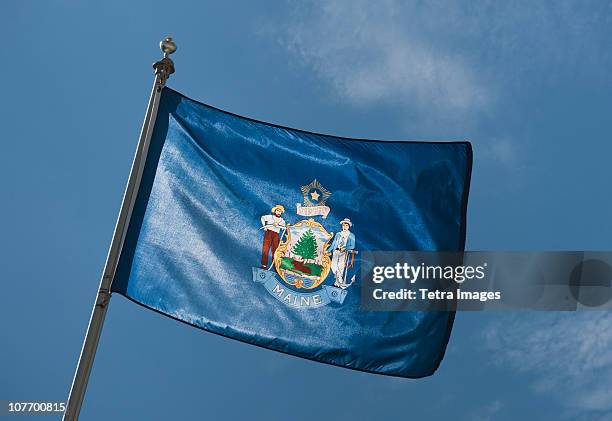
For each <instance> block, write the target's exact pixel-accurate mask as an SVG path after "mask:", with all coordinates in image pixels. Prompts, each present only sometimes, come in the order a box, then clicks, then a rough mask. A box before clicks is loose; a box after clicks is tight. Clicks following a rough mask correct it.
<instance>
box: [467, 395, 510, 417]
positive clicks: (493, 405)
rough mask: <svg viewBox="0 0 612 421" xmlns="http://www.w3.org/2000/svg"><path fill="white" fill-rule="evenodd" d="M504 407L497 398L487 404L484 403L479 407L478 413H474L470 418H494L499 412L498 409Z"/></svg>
mask: <svg viewBox="0 0 612 421" xmlns="http://www.w3.org/2000/svg"><path fill="white" fill-rule="evenodd" d="M503 407H504V405H503V404H502V401H500V400H499V399H496V400H494V401H492V402H490V403H488V404H487V405H485V406H484V407H483V408H481V409H480V410H479V411H478V413H476V414H475V415H474V416H473V417H472V418H471V420H472V421H492V420H494V419H495V415H496V414H498V413H499V411H501V409H502V408H503Z"/></svg>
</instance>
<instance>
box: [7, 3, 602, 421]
mask: <svg viewBox="0 0 612 421" xmlns="http://www.w3.org/2000/svg"><path fill="white" fill-rule="evenodd" d="M253 3H254V2H247V1H243V2H232V3H231V4H221V2H216V3H213V2H196V1H192V2H172V3H171V2H150V3H144V2H137V1H133V2H119V1H105V2H78V1H68V0H65V1H47V2H40V1H38V2H37V1H30V0H26V1H17V0H8V1H5V2H3V4H2V13H0V28H2V34H3V36H2V39H3V57H2V65H1V66H0V80H2V101H0V116H1V117H0V119H1V120H0V121H1V122H2V132H1V133H2V135H1V140H2V148H3V151H2V153H1V154H0V177H1V180H2V182H1V183H0V195H1V197H2V198H3V200H2V206H1V207H0V218H1V219H2V221H4V223H3V224H2V241H1V242H0V264H1V267H2V269H3V270H2V275H1V279H2V294H0V328H1V329H2V332H3V341H2V344H3V346H2V351H0V355H1V356H2V358H0V370H1V372H2V376H0V399H38V400H62V399H65V398H66V395H67V393H68V389H69V386H70V382H71V380H72V376H73V372H74V368H75V364H76V360H77V357H78V354H79V351H80V347H81V343H82V339H83V335H84V331H85V328H86V325H87V321H88V318H89V313H90V310H91V305H92V301H93V298H94V295H95V293H96V290H97V286H98V282H99V277H100V273H101V271H102V267H103V264H104V260H105V257H106V252H107V247H108V244H109V242H110V238H111V235H112V231H113V227H114V223H115V218H116V215H117V212H118V209H119V205H120V201H121V197H122V193H123V189H124V186H125V181H126V179H127V175H128V171H129V166H130V163H131V159H132V156H133V152H134V149H135V146H136V142H137V138H138V133H139V129H140V125H141V123H142V117H143V115H144V111H145V106H146V101H147V96H148V93H149V90H150V86H151V83H152V73H151V67H150V65H151V63H152V62H153V61H155V60H157V59H158V58H159V50H158V47H157V43H158V41H159V40H160V39H161V38H162V37H163V36H165V35H167V34H172V35H173V36H174V37H175V39H176V41H177V44H178V47H179V50H178V52H177V53H176V54H175V55H174V57H173V58H174V60H175V63H176V68H177V72H176V74H175V75H173V76H172V78H171V80H170V82H169V86H171V87H173V88H175V89H177V90H179V91H181V92H183V93H185V94H186V95H189V96H191V97H193V98H195V99H198V100H201V101H203V102H206V103H209V104H212V105H215V106H217V107H220V108H223V109H227V110H230V111H233V112H235V113H238V114H242V115H247V116H250V117H253V118H256V119H261V120H266V121H270V122H273V123H278V124H283V125H287V126H291V127H298V128H303V129H306V130H311V131H316V132H323V133H330V134H336V135H341V136H351V137H374V138H383V139H425V140H439V139H469V140H471V141H472V142H473V145H474V172H473V180H472V190H471V195H470V205H469V220H468V241H467V247H468V249H471V250H581V249H586V250H606V249H609V248H610V238H612V219H611V218H610V215H612V195H611V194H610V177H611V175H610V164H609V161H610V156H611V155H612V123H611V120H610V109H611V106H612V95H611V94H612V77H611V76H610V75H611V74H612V49H610V39H611V37H612V25H611V24H612V5H611V4H610V3H609V2H604V1H584V2H573V1H564V0H561V1H554V2H553V1H541V2H529V1H506V2H491V1H482V2H470V3H467V4H463V5H460V4H456V3H451V2H441V1H431V2H426V3H425V2H400V1H380V2H376V3H374V2H365V1H353V2H344V1H337V0H331V1H327V2H324V3H323V2H321V3H312V2H293V1H290V2H265V3H259V4H257V5H255V4H253ZM610 349H612V316H611V315H610V314H608V313H603V312H592V313H580V314H571V313H570V314H560V313H535V314H534V313H527V312H521V313H493V312H491V313H474V314H471V313H470V314H468V313H461V314H459V315H458V317H457V322H456V325H455V328H454V330H453V334H452V337H451V342H450V345H449V348H448V352H447V355H446V358H445V360H444V362H443V363H442V366H441V367H440V369H439V371H438V372H437V373H436V374H435V375H434V376H433V377H430V378H427V379H422V380H401V379H392V378H386V377H381V376H375V375H367V374H363V373H358V372H354V371H351V370H343V369H339V368H335V367H328V366H325V365H321V364H316V363H313V362H309V361H304V360H301V359H298V358H293V357H289V356H285V355H280V354H278V353H275V352H272V351H266V350H262V349H258V348H255V347H252V346H248V345H245V344H241V343H237V342H234V341H231V340H228V339H224V338H220V337H217V336H214V335H211V334H206V333H204V332H202V331H199V330H198V329H194V328H190V327H188V326H185V325H182V324H180V323H177V322H174V321H172V320H170V319H168V318H164V317H162V316H160V315H158V314H155V313H153V312H148V311H146V310H144V309H142V308H140V307H138V306H136V305H134V304H133V303H130V302H128V301H127V300H125V299H123V298H122V297H119V296H117V297H114V298H113V300H112V302H111V307H110V311H109V316H108V318H107V322H106V325H105V328H104V332H103V335H102V341H101V345H100V348H99V351H98V355H97V358H96V362H95V366H94V368H93V372H92V377H91V380H90V385H89V388H88V392H87V396H86V400H85V404H84V407H83V411H82V416H83V419H88V420H89V419H90V420H98V419H99V420H106V419H111V418H112V419H126V420H127V419H150V420H156V419H160V420H161V419H246V418H248V419H266V420H275V419H286V418H292V419H296V420H301V419H304V420H305V419H311V418H312V417H314V416H316V417H318V418H323V419H335V420H344V419H346V420H354V419H394V418H398V419H404V418H411V419H447V418H449V417H452V418H453V419H459V420H493V419H495V420H497V419H499V420H514V419H519V418H523V419H578V420H610V419H612V380H611V379H612V352H611V351H610Z"/></svg>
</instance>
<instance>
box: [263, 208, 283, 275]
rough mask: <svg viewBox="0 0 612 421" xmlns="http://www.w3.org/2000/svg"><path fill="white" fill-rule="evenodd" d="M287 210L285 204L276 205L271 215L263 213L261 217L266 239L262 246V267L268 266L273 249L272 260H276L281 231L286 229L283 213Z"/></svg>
mask: <svg viewBox="0 0 612 421" xmlns="http://www.w3.org/2000/svg"><path fill="white" fill-rule="evenodd" d="M284 212H285V208H284V207H283V205H276V206H274V207H273V208H272V214H271V215H263V216H262V217H261V225H262V228H263V229H264V240H263V246H262V248H261V268H262V269H267V267H268V253H269V252H270V249H272V260H274V252H276V249H277V248H278V243H279V242H280V235H279V233H280V232H281V230H284V229H285V220H284V219H283V218H281V215H282V214H283V213H284Z"/></svg>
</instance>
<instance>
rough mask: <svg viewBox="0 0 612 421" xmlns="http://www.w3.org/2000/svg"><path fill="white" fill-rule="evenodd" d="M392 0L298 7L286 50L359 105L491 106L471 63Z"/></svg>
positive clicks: (285, 35) (286, 36)
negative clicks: (421, 28)
mask: <svg viewBox="0 0 612 421" xmlns="http://www.w3.org/2000/svg"><path fill="white" fill-rule="evenodd" d="M400 5H401V3H398V2H396V1H393V0H385V1H379V2H368V1H364V0H361V1H351V2H347V1H338V0H334V1H328V2H322V3H314V4H310V7H301V6H300V7H298V12H296V16H299V18H296V19H295V21H294V22H291V24H290V25H288V26H287V27H286V29H285V31H284V32H283V34H282V42H283V44H284V45H285V46H286V47H287V49H288V50H289V51H290V52H292V53H294V54H295V55H297V56H298V57H299V58H301V59H302V60H303V62H304V63H305V64H307V65H308V66H311V67H312V68H313V69H314V70H315V71H316V73H317V74H318V75H319V76H320V77H321V78H322V79H324V80H326V81H328V82H329V83H330V84H331V85H332V87H333V88H334V90H335V92H336V93H337V94H338V95H340V96H341V97H342V98H346V99H348V100H349V101H351V102H353V103H355V104H369V103H371V102H391V103H395V102H397V101H399V102H409V103H411V104H422V105H423V106H428V107H429V106H434V107H436V108H442V109H453V110H465V109H471V108H480V107H482V106H483V105H485V104H486V103H487V102H488V100H489V99H490V92H489V91H488V89H486V88H485V87H484V86H483V85H482V83H481V82H480V81H478V78H477V75H476V74H475V73H474V72H473V70H472V69H471V67H470V66H469V64H468V63H466V61H465V60H464V58H463V57H462V56H461V55H460V54H457V53H455V52H454V51H453V50H452V49H451V48H449V47H448V46H446V47H444V46H440V45H438V46H436V45H434V44H433V43H432V42H430V41H429V40H428V38H427V36H426V34H422V33H419V31H414V30H413V29H414V28H411V27H412V26H413V25H416V26H421V23H419V22H417V21H416V19H413V22H410V21H406V20H405V19H404V18H405V10H402V8H401V7H400Z"/></svg>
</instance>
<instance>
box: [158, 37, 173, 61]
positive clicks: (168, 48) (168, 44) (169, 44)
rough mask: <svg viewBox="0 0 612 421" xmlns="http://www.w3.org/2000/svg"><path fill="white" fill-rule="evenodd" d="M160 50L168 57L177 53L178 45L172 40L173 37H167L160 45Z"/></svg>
mask: <svg viewBox="0 0 612 421" xmlns="http://www.w3.org/2000/svg"><path fill="white" fill-rule="evenodd" d="M159 48H160V50H162V53H164V57H168V56H169V55H170V54H172V53H174V52H175V51H176V44H175V43H174V41H173V40H172V37H166V38H164V39H163V40H162V41H161V42H160V43H159Z"/></svg>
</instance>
